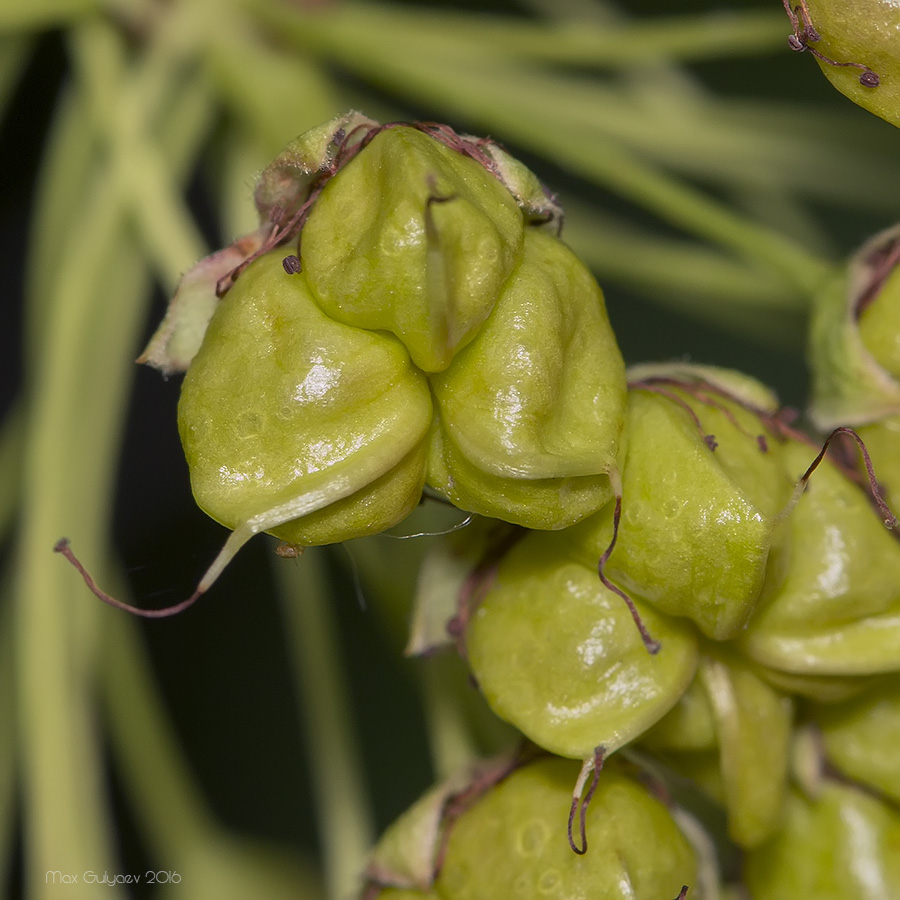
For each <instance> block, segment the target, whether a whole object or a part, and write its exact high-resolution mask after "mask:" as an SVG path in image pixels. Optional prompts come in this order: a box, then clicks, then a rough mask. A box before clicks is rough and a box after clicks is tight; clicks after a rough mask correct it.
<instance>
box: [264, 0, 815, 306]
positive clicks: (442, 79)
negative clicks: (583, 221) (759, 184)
mask: <svg viewBox="0 0 900 900" xmlns="http://www.w3.org/2000/svg"><path fill="white" fill-rule="evenodd" d="M272 9H273V10H276V8H275V7H273V8H272ZM276 14H277V13H276ZM272 17H274V16H272ZM270 18H271V17H270ZM362 26H363V20H362V18H361V20H360V21H351V20H350V19H349V17H348V16H344V17H329V16H321V17H315V16H311V17H309V19H308V20H306V19H303V20H301V19H300V18H299V17H288V16H286V15H282V16H281V18H280V30H281V32H282V35H283V36H285V37H287V38H289V39H290V40H293V41H295V42H296V43H297V44H298V45H300V46H304V47H307V48H314V49H315V50H316V51H317V52H320V53H325V54H327V55H329V56H331V57H332V58H334V59H336V60H337V61H339V62H340V63H341V64H342V65H345V66H347V67H348V68H350V69H351V70H353V71H356V72H358V73H359V74H362V75H364V76H365V77H367V78H368V79H370V80H371V81H372V82H373V83H375V84H378V85H381V86H383V87H386V88H388V89H391V90H400V91H402V92H403V94H404V95H406V96H414V97H415V98H416V99H419V100H421V101H425V102H427V103H428V104H430V105H434V104H436V103H437V104H440V105H442V106H443V107H444V108H445V109H447V110H449V111H450V112H452V113H453V114H454V115H457V116H460V117H462V118H464V119H465V120H466V121H468V122H471V123H474V124H475V125H476V126H477V127H478V128H480V129H481V130H484V131H486V132H489V133H491V134H494V135H498V136H499V135H502V136H503V137H504V138H505V139H509V140H511V141H513V142H515V143H517V144H518V145H519V146H522V147H524V148H526V149H528V150H530V151H533V152H537V153H540V154H541V155H543V156H545V157H547V158H550V159H554V160H555V161H556V162H557V163H558V164H559V165H562V166H564V167H566V168H568V169H570V170H571V171H573V172H575V173H576V174H578V175H580V176H582V177H585V178H588V179H589V180H592V181H596V182H597V183H599V184H602V185H605V186H606V187H608V188H609V189H611V190H613V191H616V192H617V193H619V194H621V195H622V196H624V197H626V198H628V199H629V200H630V201H632V202H634V203H636V204H638V205H640V206H642V207H643V208H645V209H647V210H650V211H651V212H653V213H655V214H656V215H657V216H659V217H660V218H661V219H662V220H663V221H665V222H668V223H669V224H671V225H674V226H676V227H678V228H680V229H683V230H684V231H686V232H688V233H690V234H693V235H695V236H697V237H700V238H703V239H704V240H708V241H710V242H711V243H713V244H716V245H719V246H722V247H725V248H727V249H729V250H731V251H735V252H737V253H739V254H740V255H741V256H742V257H744V258H746V259H748V260H751V261H752V262H754V263H756V264H758V265H762V266H764V267H766V268H768V269H771V270H772V271H774V272H776V273H777V274H778V275H779V277H780V278H781V279H782V280H783V281H785V282H786V283H787V284H789V285H791V286H792V287H793V289H794V290H796V291H799V292H800V293H802V294H803V295H805V296H808V295H810V294H811V293H812V292H813V291H814V290H815V288H816V287H817V286H818V285H819V284H820V283H821V281H822V280H823V278H824V277H825V275H826V274H827V273H828V271H829V264H828V263H827V262H826V261H824V260H822V259H819V258H818V257H816V256H815V255H813V254H811V253H809V252H808V251H807V250H805V249H804V248H802V247H801V246H799V245H798V244H796V243H795V242H794V241H792V240H790V239H789V238H788V237H786V236H785V235H783V234H779V233H778V232H776V231H773V230H772V229H769V228H767V227H766V226H764V225H762V224H761V223H759V222H755V221H752V220H750V219H748V218H747V217H745V216H742V215H740V214H738V213H736V212H735V211H734V210H733V209H731V208H729V207H728V206H726V205H725V204H723V203H721V202H719V201H717V200H716V199H714V198H713V197H711V196H709V195H706V194H704V193H703V192H702V191H700V190H697V189H696V188H693V187H691V186H690V185H689V184H687V183H686V182H683V181H681V180H679V179H678V178H676V177H674V176H671V175H669V174H667V173H665V172H663V171H662V170H660V169H659V168H657V167H655V166H653V165H651V164H649V163H647V162H645V161H644V160H642V159H640V158H638V157H637V156H636V155H634V154H633V153H630V152H629V151H628V150H627V149H626V148H625V147H623V146H621V145H620V144H619V142H617V141H616V140H615V139H613V138H610V137H609V136H607V135H603V134H602V133H599V132H597V133H595V134H594V135H593V136H592V138H591V139H590V140H583V141H582V140H578V139H576V138H575V137H573V134H572V127H571V126H572V122H571V120H570V114H569V112H568V110H564V111H563V113H562V114H560V113H559V112H558V110H557V109H556V108H555V107H553V106H552V105H550V104H545V105H544V106H543V107H542V108H540V109H536V108H535V105H534V101H533V98H532V91H531V88H532V87H540V85H541V78H540V76H539V75H536V74H535V73H533V72H530V71H529V70H526V69H523V68H522V67H515V66H512V65H508V64H504V63H503V62H502V61H500V62H495V61H493V60H491V59H488V60H487V61H485V62H483V63H482V64H480V65H476V64H474V63H473V61H472V59H471V58H469V57H466V58H462V57H460V58H454V57H445V58H443V59H441V58H439V57H436V56H435V55H434V54H430V55H429V54H426V53H424V52H423V51H422V48H420V47H418V46H414V47H406V48H404V50H403V52H398V49H397V45H396V44H395V43H394V42H393V41H391V42H383V41H379V40H378V39H377V35H373V31H372V28H371V24H370V25H369V28H368V30H364V29H363V27H362ZM461 60H462V61H463V62H466V63H467V64H465V65H460V61H461ZM486 86H489V87H490V89H486ZM563 105H564V104H563Z"/></svg>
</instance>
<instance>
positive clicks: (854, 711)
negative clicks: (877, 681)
mask: <svg viewBox="0 0 900 900" xmlns="http://www.w3.org/2000/svg"><path fill="white" fill-rule="evenodd" d="M813 720H814V721H815V722H816V724H817V725H818V726H819V729H820V732H821V735H822V741H823V744H824V747H825V755H826V757H827V759H828V761H829V762H830V763H831V764H832V765H833V766H834V767H835V768H837V769H838V770H839V771H840V772H842V773H843V774H844V775H846V776H847V777H848V778H852V779H854V780H855V781H857V782H859V783H860V784H863V785H867V786H868V787H870V788H873V789H874V790H876V791H880V792H881V793H882V794H883V795H884V796H885V797H887V798H888V799H890V800H892V801H893V802H894V803H900V765H898V764H897V747H898V746H900V688H898V686H897V684H896V681H895V680H894V679H891V680H890V681H887V682H885V683H883V684H881V685H878V686H876V687H875V688H874V689H872V690H869V691H867V692H866V693H865V694H863V695H862V696H859V697H856V698H854V699H852V700H850V701H848V702H846V703H839V704H831V705H828V706H822V707H820V708H819V709H817V710H816V711H815V713H814V716H813Z"/></svg>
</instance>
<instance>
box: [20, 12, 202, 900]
mask: <svg viewBox="0 0 900 900" xmlns="http://www.w3.org/2000/svg"><path fill="white" fill-rule="evenodd" d="M87 27H88V28H89V27H90V26H87ZM165 75H166V77H167V78H170V79H171V78H175V77H177V75H178V73H171V72H169V73H165ZM138 83H140V82H139V79H138ZM170 83H171V82H170ZM113 84H114V85H115V87H116V89H117V90H119V91H121V92H122V95H123V96H122V97H121V98H120V97H119V96H115V97H114V101H115V103H116V104H118V103H119V102H122V103H124V104H126V105H127V102H128V98H127V97H125V96H124V95H126V94H127V93H128V90H129V87H130V84H129V82H128V80H127V79H121V78H119V79H113ZM182 87H183V83H182ZM188 95H189V96H190V92H188ZM81 103H82V97H81V95H80V93H79V88H78V87H76V88H75V89H74V91H73V92H72V93H71V94H70V95H69V97H68V98H67V100H66V103H65V107H64V108H63V110H62V111H61V113H60V115H59V116H58V119H57V127H56V129H55V131H54V135H53V137H52V138H51V142H52V144H51V150H50V154H49V157H48V159H49V160H51V162H52V163H54V164H55V165H56V167H55V168H54V172H53V174H54V176H55V177H54V179H53V180H52V182H51V183H49V184H48V185H47V188H48V190H47V191H46V192H45V193H44V194H43V195H42V197H41V204H42V207H43V208H42V209H41V211H40V212H39V214H38V216H37V221H38V222H43V223H47V224H48V228H49V229H52V231H53V232H54V236H55V237H56V238H57V240H56V242H55V244H54V245H53V246H52V247H51V248H48V247H47V245H46V243H45V242H46V240H47V235H46V234H42V233H40V232H37V233H35V235H34V247H35V251H34V252H35V255H36V256H40V255H42V254H43V255H44V260H45V261H46V262H47V263H48V264H49V270H48V271H47V272H46V273H42V277H41V279H40V284H39V285H37V284H34V283H32V285H30V289H31V290H30V296H29V308H28V312H29V320H28V323H27V325H28V331H29V346H28V356H27V368H26V375H27V393H28V396H29V399H30V400H31V409H30V416H29V422H28V428H27V437H26V449H25V454H24V455H25V460H26V462H25V466H24V472H23V477H22V496H23V503H22V506H23V516H22V518H23V522H22V530H21V545H20V560H19V561H20V567H19V573H20V574H19V584H18V591H17V609H16V617H17V620H16V629H17V651H18V657H17V680H18V701H19V703H18V706H19V725H20V753H21V758H22V760H23V787H22V803H23V812H24V817H25V825H26V830H27V834H28V840H27V842H26V852H27V858H26V876H27V883H28V888H29V892H30V896H33V897H42V896H44V895H45V894H46V892H47V891H48V890H50V888H49V887H48V886H47V885H46V884H45V873H46V872H47V871H50V870H60V871H62V872H65V873H72V874H76V873H79V872H83V871H85V870H86V869H95V870H96V869H98V868H99V869H100V870H101V871H102V869H103V867H110V866H111V865H112V862H113V856H114V851H113V849H112V835H111V828H110V824H109V821H108V808H107V803H106V798H105V791H104V788H103V781H104V773H103V771H102V765H101V764H102V753H101V751H100V747H99V741H98V739H97V735H96V734H95V732H94V715H93V696H92V684H93V680H92V674H93V666H94V660H95V653H96V651H97V641H98V634H97V626H98V622H99V618H98V617H99V616H100V615H101V612H100V607H99V606H98V605H97V604H96V603H94V602H92V601H91V599H90V598H86V596H85V593H84V587H83V585H82V584H81V583H80V580H79V579H77V577H73V574H74V573H73V572H72V571H71V570H70V569H69V568H68V567H67V566H65V565H64V564H61V563H62V561H61V560H59V559H55V558H54V557H53V556H52V552H51V551H52V547H53V545H54V543H55V542H56V540H58V538H59V537H61V536H62V535H63V534H65V533H67V532H68V533H70V534H72V536H73V537H74V538H75V540H76V541H77V546H78V550H79V552H80V553H81V554H82V555H83V556H84V558H85V559H88V560H90V562H91V564H92V567H93V568H95V569H100V570H102V563H103V549H102V548H103V547H104V546H105V537H106V535H105V524H106V521H107V518H108V515H109V509H110V504H109V499H110V492H111V480H112V478H111V476H112V473H113V472H114V471H115V466H114V459H115V453H116V448H117V445H118V439H119V431H120V427H121V424H122V421H123V417H124V404H125V401H126V398H127V387H128V384H129V382H130V374H131V371H132V360H133V358H134V355H135V343H136V340H137V336H138V333H139V331H140V328H141V326H142V324H143V319H144V304H143V303H142V302H141V301H140V298H141V297H142V296H143V297H146V296H147V295H146V288H147V286H148V270H147V266H146V264H145V261H144V258H143V255H142V254H141V253H140V252H139V250H138V249H137V248H136V247H135V245H134V241H133V237H132V232H131V230H130V229H129V227H128V226H129V223H128V218H127V215H126V214H125V210H126V208H127V204H126V196H127V194H126V191H125V187H124V186H123V184H122V182H121V179H119V178H117V177H115V176H113V177H111V173H110V172H109V168H108V167H105V166H103V165H102V163H101V162H100V161H99V160H95V158H93V157H92V154H91V153H90V148H89V147H87V146H85V142H84V141H83V134H82V132H83V131H84V129H83V122H79V117H78V115H77V114H76V112H75V111H76V110H78V109H79V108H81ZM144 112H146V113H148V114H149V111H144ZM186 132H187V134H189V135H194V134H195V132H194V131H193V130H192V129H190V128H189V129H187V130H186ZM69 142H71V145H70V143H69ZM69 151H71V152H69ZM66 160H68V161H69V162H70V165H69V166H68V167H66V166H65V164H64V161H66ZM52 188H55V189H57V192H56V193H54V192H53V190H51V189H52ZM35 268H37V266H36V264H35V263H34V262H32V266H31V271H32V272H33V271H35ZM98 348H100V349H98ZM100 574H101V577H102V572H101V573H100ZM104 614H108V611H105V610H104ZM61 748H65V752H61ZM69 894H70V895H71V896H72V897H73V898H78V897H80V896H86V897H87V896H92V895H93V889H92V888H89V887H88V886H87V885H83V886H82V885H79V886H77V887H76V886H75V885H72V886H71V889H70V891H69ZM107 895H108V896H119V891H118V889H114V892H113V893H109V894H107Z"/></svg>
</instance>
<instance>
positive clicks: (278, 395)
mask: <svg viewBox="0 0 900 900" xmlns="http://www.w3.org/2000/svg"><path fill="white" fill-rule="evenodd" d="M256 202H257V207H258V209H259V212H260V217H261V221H262V225H261V226H260V229H259V231H257V232H256V233H254V234H253V235H249V236H247V237H246V238H242V239H241V241H239V242H236V244H234V245H232V247H230V248H226V249H225V250H223V251H220V252H219V253H218V254H215V255H214V256H213V257H210V258H209V259H208V260H205V261H203V262H202V263H201V264H198V266H197V268H196V269H195V270H193V271H192V272H190V273H188V275H187V276H186V277H185V279H184V283H183V285H182V287H181V289H180V290H179V293H178V294H177V295H176V298H175V299H174V301H173V304H172V306H171V308H170V312H169V314H168V315H167V318H166V320H165V322H164V323H163V326H162V327H161V328H160V330H159V332H158V333H157V335H156V336H155V337H154V339H153V340H152V341H151V344H150V346H149V347H148V350H147V351H146V353H145V356H144V357H143V358H144V360H145V361H148V362H150V363H151V364H153V365H156V366H157V367H159V368H161V369H163V370H164V371H177V370H183V369H185V368H188V374H187V376H186V378H185V382H184V387H183V391H182V398H181V403H180V408H179V429H180V432H181V435H182V440H183V442H184V447H185V452H186V455H187V459H188V464H189V466H190V469H191V481H192V485H193V488H194V492H195V496H196V497H197V500H198V502H199V503H200V505H201V506H202V507H203V508H204V509H205V510H206V511H207V512H209V513H210V515H212V516H213V517H214V518H216V519H217V520H218V521H220V522H222V523H223V524H225V525H227V526H228V527H229V528H232V529H234V533H233V535H232V537H231V539H230V540H229V542H228V544H227V545H226V548H225V549H224V550H223V553H222V555H221V556H220V558H219V559H218V560H217V561H216V563H214V566H213V568H212V569H211V570H210V572H209V573H208V574H207V576H206V577H205V578H204V581H203V583H202V587H203V588H204V589H205V587H208V585H209V584H210V583H211V581H212V580H213V578H214V577H215V576H216V575H217V574H218V572H219V571H221V569H222V567H223V566H224V565H225V564H226V563H227V561H228V559H230V557H231V556H232V555H233V554H234V552H236V551H237V549H238V548H239V547H240V546H241V544H242V543H243V542H244V541H246V540H247V539H248V538H249V537H250V536H251V535H252V534H255V533H257V532H259V531H266V532H271V533H273V534H276V535H277V536H279V537H281V538H282V539H283V540H285V541H287V542H288V543H291V544H296V545H300V546H303V545H309V544H320V543H330V542H334V541H340V540H344V539H347V538H351V537H357V536H360V535H363V534H370V533H376V532H379V531H382V530H384V529H385V528H387V527H390V526H391V525H393V524H395V523H396V522H398V521H399V520H401V519H402V518H403V517H404V516H405V515H406V514H407V513H408V512H409V511H410V509H411V508H412V507H413V506H414V505H415V504H416V503H417V502H418V500H419V499H420V496H421V492H422V487H423V484H426V485H428V486H430V488H431V489H432V490H434V491H435V492H437V493H439V494H442V495H443V496H445V497H446V498H447V499H449V500H450V501H452V502H454V503H455V504H456V505H458V506H460V507H462V508H464V509H466V510H469V511H472V512H477V513H481V514H484V515H489V516H494V517H497V518H501V519H505V520H508V521H512V522H515V523H518V524H523V525H527V526H528V527H532V528H541V529H557V528H563V527H566V526H568V525H570V524H572V523H573V522H576V521H578V520H580V519H582V518H584V517H585V516H587V515H589V514H590V513H592V512H594V511H596V510H597V509H599V508H600V507H602V506H603V505H604V504H605V503H606V502H607V501H608V500H609V499H610V497H611V496H612V489H611V486H610V478H609V475H610V473H611V472H612V471H614V469H615V466H616V455H617V452H618V443H619V434H620V431H621V427H622V423H623V418H624V406H625V381H624V368H623V364H622V359H621V355H620V354H619V351H618V348H617V346H616V343H615V339H614V337H613V334H612V330H611V328H610V325H609V322H608V319H607V315H606V311H605V308H604V305H603V297H602V294H601V293H600V290H599V288H598V287H597V285H596V283H595V281H594V280H593V277H592V276H591V275H590V273H589V272H588V271H587V269H586V268H585V267H584V266H583V265H582V264H581V263H580V261H579V260H578V259H577V257H575V256H574V255H573V254H572V253H571V252H570V251H569V250H568V249H567V248H566V247H565V246H564V245H563V244H562V243H561V242H560V241H559V239H558V237H557V236H556V234H557V232H558V226H559V222H560V220H561V214H560V211H559V208H558V207H557V206H556V205H555V203H554V201H553V200H552V198H550V197H549V196H548V195H546V193H545V192H544V191H543V190H542V188H541V187H540V185H539V183H538V182H537V179H535V177H534V176H533V175H532V174H531V173H530V172H528V170H527V169H525V168H524V167H523V166H522V165H521V164H520V163H517V162H516V161H515V160H513V159H512V158H511V157H509V156H508V155H507V154H506V153H505V152H504V151H502V150H501V149H500V148H499V147H497V145H495V144H492V143H491V142H488V141H482V140H478V139H475V138H468V137H463V136H460V135H457V134H455V133H454V132H452V131H451V130H450V129H448V128H445V127H443V126H406V125H390V126H379V125H377V123H374V122H372V121H371V120H369V119H366V118H365V117H363V116H360V115H359V114H356V113H351V114H348V115H346V116H343V117H341V118H340V119H338V120H335V121H334V122H332V123H330V124H329V125H327V126H323V127H322V128H319V129H315V130H314V131H312V132H309V133H307V134H306V135H303V136H301V137H300V138H298V139H297V140H296V141H295V142H294V143H292V144H291V145H290V146H289V147H288V148H287V149H286V150H285V152H284V153H283V154H282V155H281V156H280V157H279V158H278V159H276V160H275V161H274V162H273V163H272V165H270V166H269V168H268V169H267V170H265V172H264V173H263V175H262V176H261V179H260V183H259V186H258V188H257V192H256ZM216 292H218V293H219V294H221V295H224V298H223V300H222V302H221V303H220V304H219V305H218V306H216V305H215V302H214V301H215V293H216ZM210 297H212V298H213V300H212V302H211V301H210ZM198 335H200V336H202V342H201V341H200V340H199V339H198Z"/></svg>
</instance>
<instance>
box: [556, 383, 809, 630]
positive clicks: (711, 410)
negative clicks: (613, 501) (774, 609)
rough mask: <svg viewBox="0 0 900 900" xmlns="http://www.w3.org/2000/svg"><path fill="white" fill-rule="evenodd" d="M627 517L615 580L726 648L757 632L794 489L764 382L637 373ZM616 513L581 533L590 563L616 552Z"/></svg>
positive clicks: (575, 534)
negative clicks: (758, 608)
mask: <svg viewBox="0 0 900 900" xmlns="http://www.w3.org/2000/svg"><path fill="white" fill-rule="evenodd" d="M629 384H630V385H631V390H630V392H629V403H628V413H627V420H626V422H627V424H626V430H625V435H624V441H625V443H626V445H627V448H628V449H627V455H626V457H625V462H624V467H623V472H622V481H623V491H622V497H623V500H622V519H621V523H620V526H619V531H618V537H617V541H616V545H615V549H614V550H613V552H612V555H611V556H610V557H609V560H608V561H607V564H606V567H605V571H606V573H607V574H608V575H609V576H610V577H611V578H613V579H614V580H615V581H616V582H617V583H619V584H621V585H622V586H623V587H624V588H625V589H626V590H628V591H630V592H632V593H634V594H635V595H636V596H638V597H640V598H641V599H643V600H646V601H648V602H650V603H652V604H653V605H654V606H655V607H656V608H657V609H659V610H661V611H663V612H665V613H668V614H669V615H674V616H687V617H689V618H690V619H692V620H693V621H694V622H695V623H696V624H697V626H698V627H699V628H700V630H701V631H702V632H703V633H704V634H706V635H707V636H709V637H711V638H713V639H715V640H724V639H726V638H730V637H733V636H734V635H735V634H737V633H738V632H739V631H740V630H741V628H743V626H744V625H745V624H746V622H747V620H748V619H749V617H750V615H751V613H752V612H753V609H754V607H755V605H756V602H757V599H758V597H759V594H760V590H761V588H762V584H763V580H764V576H765V568H766V560H767V557H768V553H769V547H770V544H771V542H772V538H773V534H774V531H775V528H776V523H777V521H778V519H777V516H778V514H779V513H780V512H781V511H782V510H783V509H784V507H785V504H786V503H787V502H788V500H789V498H790V496H791V492H792V490H793V487H794V484H793V482H792V481H791V480H790V479H789V478H788V477H787V476H786V474H785V472H784V470H783V468H782V466H781V463H780V453H781V449H780V441H778V440H777V439H772V437H771V435H770V436H769V438H768V439H767V438H766V437H765V436H766V434H767V425H766V421H765V420H766V418H771V417H774V415H775V412H776V411H777V408H778V407H777V403H776V401H775V399H774V397H773V396H772V395H771V394H770V393H769V392H768V391H766V390H765V388H763V387H762V386H761V385H760V384H759V383H758V382H755V381H753V380H752V379H750V378H747V377H745V376H739V375H737V373H731V372H725V371H723V370H716V369H710V368H706V367H694V366H656V367H639V368H635V369H632V370H629ZM613 515H614V513H613V511H612V510H611V509H606V510H605V511H603V512H601V513H599V514H598V515H596V516H593V517H591V518H590V519H588V520H587V521H585V522H583V523H582V524H581V525H578V526H576V527H575V528H574V529H571V530H570V532H568V534H569V539H570V541H571V542H572V544H573V546H574V548H575V553H576V554H577V555H578V556H579V558H581V559H582V560H583V561H584V562H585V563H590V562H591V561H593V562H596V560H597V559H599V557H600V556H601V554H602V553H603V552H604V550H605V548H606V547H608V546H609V544H610V540H611V538H612V533H613Z"/></svg>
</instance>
